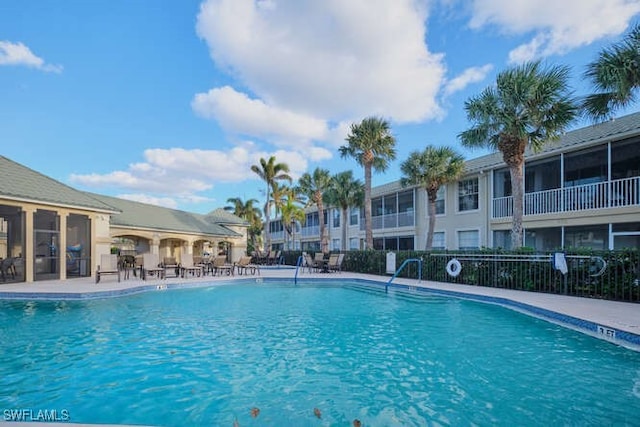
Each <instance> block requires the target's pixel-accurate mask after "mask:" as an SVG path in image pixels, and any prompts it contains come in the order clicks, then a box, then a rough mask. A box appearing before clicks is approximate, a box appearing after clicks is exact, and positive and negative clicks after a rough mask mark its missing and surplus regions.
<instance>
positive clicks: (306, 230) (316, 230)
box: [300, 225, 320, 237]
mask: <svg viewBox="0 0 640 427" xmlns="http://www.w3.org/2000/svg"><path fill="white" fill-rule="evenodd" d="M300 234H301V235H302V237H320V226H319V225H312V226H309V227H306V226H303V227H302V228H301V229H300Z"/></svg>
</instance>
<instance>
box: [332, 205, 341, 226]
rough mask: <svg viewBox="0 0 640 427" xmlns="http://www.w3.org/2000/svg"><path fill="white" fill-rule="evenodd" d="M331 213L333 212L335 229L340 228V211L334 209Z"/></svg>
mask: <svg viewBox="0 0 640 427" xmlns="http://www.w3.org/2000/svg"><path fill="white" fill-rule="evenodd" d="M331 212H333V228H338V227H340V210H338V209H332V210H331Z"/></svg>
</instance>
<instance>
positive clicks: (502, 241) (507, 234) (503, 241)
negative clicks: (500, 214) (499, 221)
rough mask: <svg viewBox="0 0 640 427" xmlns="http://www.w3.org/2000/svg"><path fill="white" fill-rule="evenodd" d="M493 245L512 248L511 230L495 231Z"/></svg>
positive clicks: (507, 248)
mask: <svg viewBox="0 0 640 427" xmlns="http://www.w3.org/2000/svg"><path fill="white" fill-rule="evenodd" d="M493 247H494V248H502V249H506V250H510V249H511V231H509V230H495V231H494V232H493Z"/></svg>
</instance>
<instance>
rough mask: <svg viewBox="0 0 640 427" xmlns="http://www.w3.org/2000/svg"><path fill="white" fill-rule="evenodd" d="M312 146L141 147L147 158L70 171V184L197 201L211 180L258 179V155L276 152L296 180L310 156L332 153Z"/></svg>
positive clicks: (135, 196)
mask: <svg viewBox="0 0 640 427" xmlns="http://www.w3.org/2000/svg"><path fill="white" fill-rule="evenodd" d="M314 150H317V152H313V153H311V154H309V153H302V152H299V151H293V150H277V151H274V152H266V151H262V150H257V149H256V147H255V146H254V145H253V144H252V143H251V142H245V143H244V144H243V145H242V146H237V147H234V148H232V149H231V150H230V151H229V152H223V151H219V150H187V149H183V148H171V149H160V148H155V149H147V150H145V152H144V156H145V161H144V162H140V163H133V164H131V165H129V167H128V169H127V170H123V171H113V172H109V173H105V174H97V173H92V174H72V175H71V176H70V178H69V180H70V182H71V183H73V184H76V185H82V186H85V187H89V188H119V189H123V190H128V191H133V192H134V193H126V194H125V196H126V197H125V198H129V199H130V200H137V201H144V202H145V203H153V204H160V205H162V204H161V203H156V202H153V201H152V200H155V199H157V200H163V201H162V203H169V202H167V200H169V199H170V200H174V201H175V199H176V198H177V199H180V200H181V201H183V202H189V203H199V202H202V201H205V200H206V201H208V200H211V199H210V198H208V197H206V196H203V195H201V194H202V193H204V192H207V191H209V190H211V189H213V184H212V183H213V182H216V183H235V182H244V181H247V180H258V179H259V178H258V176H257V175H256V174H254V173H253V172H251V166H252V165H254V164H259V162H260V158H261V157H262V158H265V159H266V158H269V157H271V156H275V157H276V159H278V162H283V163H286V164H288V165H289V167H290V169H291V172H290V174H291V176H292V177H293V178H294V179H297V178H299V177H300V176H301V175H302V174H303V173H304V172H306V170H307V168H308V166H309V165H308V161H309V160H311V159H312V158H317V159H325V158H330V156H331V153H330V152H328V151H327V150H324V149H321V148H318V149H314ZM119 197H123V196H119ZM145 198H148V199H145ZM165 199H166V200H165ZM145 200H148V201H145Z"/></svg>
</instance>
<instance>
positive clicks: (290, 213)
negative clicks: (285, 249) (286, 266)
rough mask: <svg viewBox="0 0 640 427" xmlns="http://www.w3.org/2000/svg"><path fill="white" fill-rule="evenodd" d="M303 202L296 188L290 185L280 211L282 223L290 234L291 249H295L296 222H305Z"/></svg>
mask: <svg viewBox="0 0 640 427" xmlns="http://www.w3.org/2000/svg"><path fill="white" fill-rule="evenodd" d="M301 203H302V200H301V198H300V196H299V194H298V192H297V191H296V190H295V188H293V187H288V191H287V192H286V194H285V201H284V204H283V205H282V207H281V210H280V211H281V212H282V216H281V218H282V224H283V226H284V229H285V231H286V232H287V234H288V236H289V250H293V249H295V245H294V238H295V224H296V223H304V220H305V219H306V215H305V212H304V209H303V208H302V206H301Z"/></svg>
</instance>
